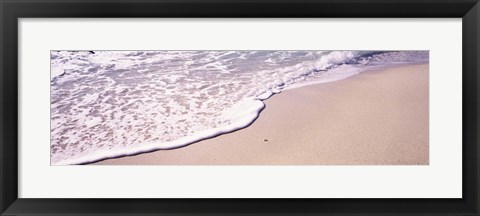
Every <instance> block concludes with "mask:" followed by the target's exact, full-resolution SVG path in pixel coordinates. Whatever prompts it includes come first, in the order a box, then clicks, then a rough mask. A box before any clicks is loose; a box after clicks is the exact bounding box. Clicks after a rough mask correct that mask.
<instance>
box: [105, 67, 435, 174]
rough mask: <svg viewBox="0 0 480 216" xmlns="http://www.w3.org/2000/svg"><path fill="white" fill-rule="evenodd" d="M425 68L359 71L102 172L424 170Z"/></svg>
mask: <svg viewBox="0 0 480 216" xmlns="http://www.w3.org/2000/svg"><path fill="white" fill-rule="evenodd" d="M428 73H429V66H428V64H422V65H408V66H399V67H393V68H388V69H382V70H376V71H369V72H364V73H362V74H360V75H357V76H354V77H351V78H348V79H345V80H341V81H336V82H331V83H324V84H316V85H311V86H305V87H301V88H297V89H291V90H286V91H283V92H281V93H280V94H277V95H274V96H273V97H271V98H270V99H268V100H266V101H264V102H265V104H266V108H265V109H264V110H263V111H262V113H261V114H260V116H259V118H258V119H257V120H256V121H255V122H254V123H253V124H252V125H251V126H249V127H247V128H245V129H242V130H238V131H236V132H233V133H229V134H224V135H221V136H218V137H215V138H212V139H208V140H203V141H200V142H197V143H194V144H191V145H189V146H186V147H183V148H178V149H173V150H160V151H155V152H151V153H145V154H140V155H135V156H129V157H122V158H116V159H108V160H104V161H100V162H98V163H96V164H103V165H108V164H110V165H112V164H117V165H120V164H121V165H160V164H161V165H417V164H420V165H427V164H428V163H429V144H428V137H429V136H428V116H429V115H428V110H429V107H428V106H429V105H428V89H429V87H428Z"/></svg>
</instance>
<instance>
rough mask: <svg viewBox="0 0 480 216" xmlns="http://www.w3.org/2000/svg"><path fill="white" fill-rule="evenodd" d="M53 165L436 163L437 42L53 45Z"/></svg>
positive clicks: (51, 143) (51, 146)
mask: <svg viewBox="0 0 480 216" xmlns="http://www.w3.org/2000/svg"><path fill="white" fill-rule="evenodd" d="M50 73H51V76H50V165H51V166H60V165H95V166H98V165H101V166H105V165H202V166H203V165H233V166H235V165H259V166H264V165H273V166H274V165H279V166H288V165H314V166H315V165H317V166H318V165H429V51H428V50H52V51H50Z"/></svg>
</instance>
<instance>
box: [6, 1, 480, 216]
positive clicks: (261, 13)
mask: <svg viewBox="0 0 480 216" xmlns="http://www.w3.org/2000/svg"><path fill="white" fill-rule="evenodd" d="M0 16H1V17H0V18H1V22H0V23H1V43H0V50H1V58H0V65H1V73H0V80H1V88H0V95H1V97H0V109H1V110H0V119H1V121H0V140H1V141H0V166H1V169H0V178H1V179H0V193H1V194H0V210H1V215H479V214H480V211H479V201H480V200H479V189H480V187H479V185H478V180H479V178H478V176H479V155H480V152H479V142H478V141H479V140H478V133H479V127H478V124H479V121H478V117H479V115H478V112H479V100H478V97H479V85H478V84H479V81H480V80H479V61H480V56H479V52H480V45H479V44H480V43H479V40H480V28H479V27H480V26H479V21H480V4H479V3H478V0H297V1H295V0H284V1H281V0H256V1H254V0H243V1H239V0H142V1H135V0H117V1H110V0H101V1H94V0H62V1H59V0H38V1H34V0H0ZM24 17H28V18H45V17H48V18H50V17H55V18H63V17H90V18H103V17H110V18H120V17H122V18H134V17H216V18H225V17H268V18H276V17H348V18H353V17H369V18H391V17H395V18H398V17H412V18H426V17H430V18H444V17H457V18H462V20H463V21H462V37H463V38H462V49H463V61H462V66H463V72H462V73H463V74H462V75H463V78H462V82H463V86H462V91H463V95H462V100H463V102H462V103H463V104H462V105H463V123H462V125H463V134H462V135H463V150H462V154H463V155H462V156H463V159H462V160H463V165H462V173H463V177H462V178H463V180H462V181H463V182H462V187H463V189H462V192H463V198H461V199H23V198H18V149H17V145H18V129H17V128H18V126H19V124H18V22H17V20H18V19H19V18H24ZM446 43H448V42H446ZM39 186H40V185H39ZM441 189H442V188H439V190H441Z"/></svg>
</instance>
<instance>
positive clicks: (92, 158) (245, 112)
mask: <svg viewBox="0 0 480 216" xmlns="http://www.w3.org/2000/svg"><path fill="white" fill-rule="evenodd" d="M245 104H251V106H248V107H247V106H245ZM264 108H265V104H264V103H263V102H262V101H261V100H258V99H247V101H244V102H243V103H241V107H237V108H236V109H237V110H240V109H241V110H242V112H240V113H236V115H235V116H234V118H233V122H232V123H231V124H230V125H228V126H226V127H223V128H216V129H210V130H205V131H201V132H197V133H195V135H192V136H187V137H183V138H180V139H177V140H174V141H171V142H164V143H148V144H141V145H138V146H136V147H133V146H132V147H131V148H129V149H118V150H108V151H104V150H103V151H98V152H96V153H94V154H90V155H86V156H82V157H79V158H75V159H70V160H62V161H58V162H56V163H53V162H51V165H77V164H88V163H93V162H97V161H101V160H106V159H111V158H119V157H125V156H133V155H138V154H142V153H148V152H153V151H157V150H168V149H175V148H180V147H184V146H187V145H190V144H193V143H196V142H198V141H201V140H205V139H209V138H214V137H217V136H219V135H222V134H227V133H231V132H234V131H237V130H240V129H243V128H246V127H248V126H250V125H251V124H252V123H253V122H254V121H255V120H256V119H257V118H258V116H259V115H260V112H261V111H262V110H263V109H264Z"/></svg>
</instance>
